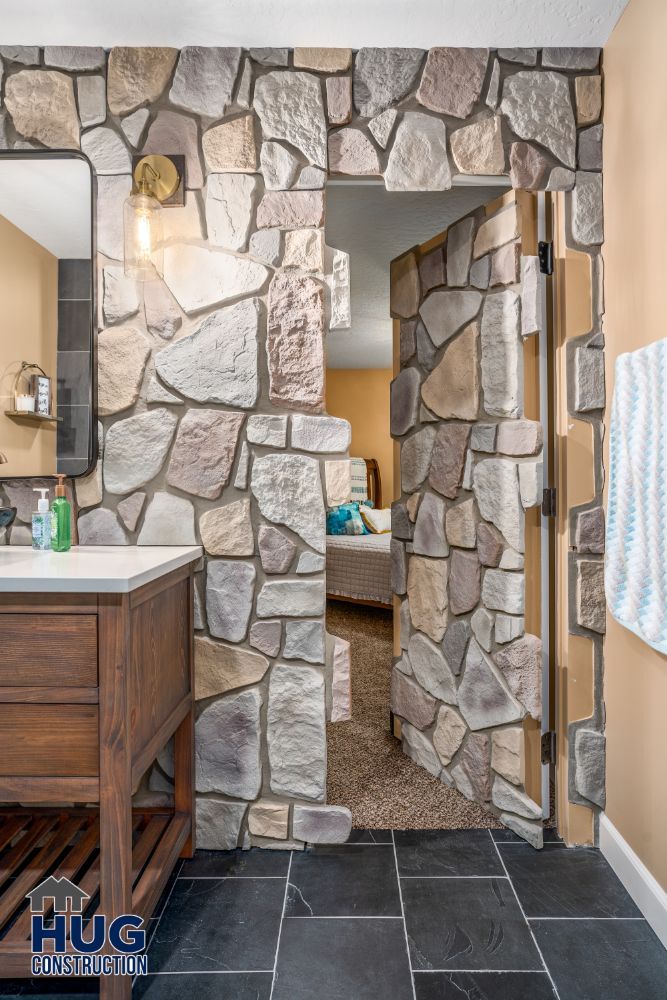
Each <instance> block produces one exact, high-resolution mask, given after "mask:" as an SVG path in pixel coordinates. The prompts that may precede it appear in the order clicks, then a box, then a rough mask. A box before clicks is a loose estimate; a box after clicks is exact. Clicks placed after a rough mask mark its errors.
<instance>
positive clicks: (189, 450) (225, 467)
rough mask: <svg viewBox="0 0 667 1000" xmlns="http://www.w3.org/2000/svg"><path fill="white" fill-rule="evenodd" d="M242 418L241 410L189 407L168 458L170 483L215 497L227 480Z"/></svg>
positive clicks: (202, 494)
mask: <svg viewBox="0 0 667 1000" xmlns="http://www.w3.org/2000/svg"><path fill="white" fill-rule="evenodd" d="M152 412H157V411H152ZM244 419H245V414H244V413H233V412H228V411H227V412H226V411H222V410H198V409H192V410H188V411H187V412H186V414H185V416H184V417H183V419H182V420H181V423H180V425H179V428H178V435H177V437H176V442H175V444H174V447H173V449H172V453H171V458H170V460H169V467H168V469H167V482H168V483H169V485H170V486H175V487H177V488H178V489H180V490H184V491H185V492H186V493H193V494H194V495H195V496H199V497H204V498H205V499H207V500H216V499H217V498H218V497H219V496H220V494H221V492H222V489H223V486H226V485H227V482H228V481H229V476H230V473H231V471H232V465H233V464H234V455H235V453H236V444H237V441H238V437H239V433H240V431H241V425H242V424H243V421H244Z"/></svg>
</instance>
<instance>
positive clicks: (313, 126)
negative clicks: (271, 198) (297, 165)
mask: <svg viewBox="0 0 667 1000" xmlns="http://www.w3.org/2000/svg"><path fill="white" fill-rule="evenodd" d="M254 107H255V110H256V112H257V114H258V115H259V119H260V121H261V123H262V131H263V133H264V136H265V137H266V138H267V139H284V140H285V141H286V142H289V143H291V145H292V146H296V148H297V149H300V150H301V152H302V153H303V154H304V156H305V157H306V159H308V160H309V161H310V162H311V163H313V164H315V166H318V167H322V168H324V169H326V165H327V124H326V118H325V116H324V103H323V101H322V86H321V83H320V81H319V79H318V78H317V77H315V76H312V74H310V73H293V72H275V71H274V72H271V73H267V74H266V75H265V76H261V77H259V79H258V80H257V81H256V83H255V97H254Z"/></svg>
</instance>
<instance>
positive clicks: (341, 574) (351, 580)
mask: <svg viewBox="0 0 667 1000" xmlns="http://www.w3.org/2000/svg"><path fill="white" fill-rule="evenodd" d="M362 461H363V462H364V463H365V466H366V488H365V490H364V487H363V470H362V472H361V473H360V471H359V470H360V469H362V467H361V462H362ZM351 462H352V469H353V471H352V477H351V478H352V497H353V499H355V500H363V499H366V498H368V499H370V500H372V501H373V505H374V506H375V507H376V508H381V507H382V484H381V481H380V469H379V466H378V463H377V461H376V460H375V459H363V460H360V459H352V460H351ZM355 466H356V470H355ZM390 546H391V533H390V532H387V533H384V534H378V535H376V534H370V535H327V597H328V598H330V599H333V600H337V601H349V602H351V603H354V604H370V605H373V606H376V607H383V608H386V607H391V606H392V592H391V555H390Z"/></svg>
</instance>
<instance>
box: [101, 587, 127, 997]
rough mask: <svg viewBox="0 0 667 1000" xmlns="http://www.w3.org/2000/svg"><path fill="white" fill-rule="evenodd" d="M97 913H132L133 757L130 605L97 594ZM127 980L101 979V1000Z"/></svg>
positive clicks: (119, 991)
mask: <svg viewBox="0 0 667 1000" xmlns="http://www.w3.org/2000/svg"><path fill="white" fill-rule="evenodd" d="M98 641H99V661H98V666H99V726H100V731H99V741H100V908H99V912H100V913H103V914H104V915H105V916H106V918H107V927H108V926H109V924H110V923H111V921H112V920H113V919H114V918H115V917H117V916H120V915H121V914H123V913H132V797H131V787H132V752H131V745H130V727H129V711H128V704H129V699H128V677H129V670H128V669H127V665H128V662H129V654H130V650H129V602H128V597H127V595H123V594H100V597H99V605H98ZM131 996H132V979H131V977H130V976H103V977H100V998H101V1000H131Z"/></svg>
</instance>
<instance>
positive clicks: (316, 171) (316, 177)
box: [294, 164, 327, 191]
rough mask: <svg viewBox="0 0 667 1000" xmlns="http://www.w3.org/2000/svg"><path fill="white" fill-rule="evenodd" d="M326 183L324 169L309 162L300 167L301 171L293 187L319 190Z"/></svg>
mask: <svg viewBox="0 0 667 1000" xmlns="http://www.w3.org/2000/svg"><path fill="white" fill-rule="evenodd" d="M326 183H327V172H326V170H321V169H320V167H313V166H312V165H310V164H309V165H308V166H306V167H303V168H302V170H301V173H300V174H299V176H298V177H297V179H296V184H295V185H294V187H295V188H299V189H302V190H304V191H320V190H321V189H322V188H324V187H326Z"/></svg>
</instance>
